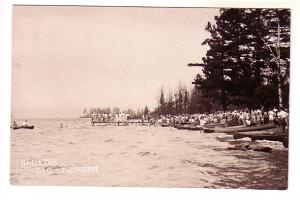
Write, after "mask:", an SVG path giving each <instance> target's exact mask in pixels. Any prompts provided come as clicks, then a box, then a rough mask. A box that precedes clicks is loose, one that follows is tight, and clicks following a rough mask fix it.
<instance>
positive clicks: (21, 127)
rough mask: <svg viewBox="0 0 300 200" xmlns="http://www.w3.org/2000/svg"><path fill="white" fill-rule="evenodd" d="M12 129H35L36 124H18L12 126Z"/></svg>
mask: <svg viewBox="0 0 300 200" xmlns="http://www.w3.org/2000/svg"><path fill="white" fill-rule="evenodd" d="M12 129H14V130H15V129H34V126H17V127H12Z"/></svg>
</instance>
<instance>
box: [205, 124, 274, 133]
mask: <svg viewBox="0 0 300 200" xmlns="http://www.w3.org/2000/svg"><path fill="white" fill-rule="evenodd" d="M274 127H275V124H274V123H269V124H263V125H257V126H246V127H242V126H234V127H227V128H225V127H215V128H204V129H203V131H204V132H205V133H213V132H215V133H234V132H246V131H260V130H265V129H270V128H274Z"/></svg>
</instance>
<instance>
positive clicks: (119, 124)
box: [91, 120, 151, 126]
mask: <svg viewBox="0 0 300 200" xmlns="http://www.w3.org/2000/svg"><path fill="white" fill-rule="evenodd" d="M91 124H92V126H94V125H95V124H106V125H108V124H110V125H115V126H127V125H129V124H131V125H133V124H136V125H151V124H150V121H149V120H145V121H91Z"/></svg>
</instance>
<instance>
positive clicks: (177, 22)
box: [12, 6, 219, 118]
mask: <svg viewBox="0 0 300 200" xmlns="http://www.w3.org/2000/svg"><path fill="white" fill-rule="evenodd" d="M218 12H219V11H218V9H207V8H206V9H205V8H134V7H80V6H15V7H14V9H13V44H12V49H13V50H12V51H13V52H12V56H13V58H12V115H13V117H14V118H38V117H43V118H47V117H49V118H50V117H78V116H79V115H80V114H81V112H82V109H83V108H84V107H87V108H90V107H93V106H94V107H108V106H110V107H114V106H117V107H120V108H122V109H125V108H133V109H137V108H144V107H145V106H146V105H148V106H149V107H150V109H153V108H154V107H155V106H156V105H157V99H156V98H157V95H158V92H159V89H160V87H161V86H163V87H164V88H165V89H166V90H168V89H169V88H171V89H174V88H176V86H177V85H178V83H179V82H180V81H181V82H182V83H183V84H185V85H186V86H187V87H188V88H191V87H192V84H191V82H192V81H193V79H194V78H195V76H196V74H197V73H199V68H188V67H187V64H188V63H189V62H198V61H200V60H201V58H202V57H203V56H204V55H205V53H206V50H207V47H205V46H202V45H201V43H202V42H203V41H204V39H206V38H207V37H209V34H208V33H207V32H206V31H205V30H204V28H205V25H206V24H207V22H208V21H213V20H214V16H215V15H218Z"/></svg>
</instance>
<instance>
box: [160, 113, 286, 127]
mask: <svg viewBox="0 0 300 200" xmlns="http://www.w3.org/2000/svg"><path fill="white" fill-rule="evenodd" d="M156 121H157V123H158V124H169V125H176V124H191V125H195V126H197V125H198V126H203V125H205V124H223V125H225V126H239V125H242V126H253V125H258V124H267V123H275V124H276V125H280V126H281V127H282V131H283V132H286V131H287V128H288V122H289V113H288V111H287V110H278V109H276V108H274V109H271V110H269V111H262V110H260V109H256V110H249V109H241V110H234V111H225V112H223V111H218V112H214V113H203V114H192V115H188V114H183V115H161V116H160V117H159V118H158V119H157V120H156Z"/></svg>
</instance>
